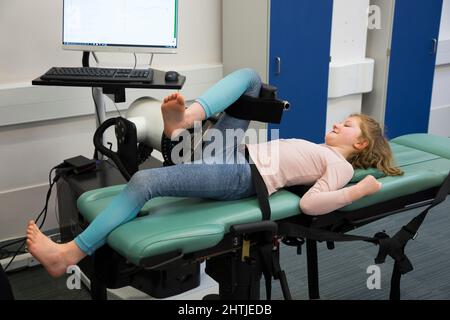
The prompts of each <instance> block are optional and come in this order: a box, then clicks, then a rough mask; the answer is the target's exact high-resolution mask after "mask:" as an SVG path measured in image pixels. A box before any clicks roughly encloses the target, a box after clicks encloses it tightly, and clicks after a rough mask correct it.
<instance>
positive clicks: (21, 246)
mask: <svg viewBox="0 0 450 320" xmlns="http://www.w3.org/2000/svg"><path fill="white" fill-rule="evenodd" d="M64 166H65V165H64V164H59V165H57V166H55V167H53V168H52V169H51V170H50V172H49V174H48V181H49V185H50V186H49V188H48V191H47V195H46V197H45V205H44V208H43V209H42V210H41V212H40V213H39V215H38V216H37V218H36V219H35V220H34V222H35V223H36V224H38V221H39V219H40V218H41V217H42V216H43V219H42V222H41V224H40V225H39V229H42V226H43V225H44V223H45V220H46V218H47V210H48V202H49V200H50V197H51V194H52V189H53V186H54V185H55V183H56V182H57V181H58V180H59V178H60V177H61V175H62V174H63V173H66V172H68V171H70V170H72V168H65V169H64ZM56 169H60V170H61V172H59V173H58V174H56V175H55V177H54V178H53V179H52V178H51V176H52V173H53V171H54V170H56ZM26 241H27V238H26V237H25V238H24V239H19V240H16V241H13V242H11V243H8V244H7V245H4V246H2V247H0V250H4V248H6V247H9V246H11V245H13V244H17V243H22V244H21V245H20V247H19V249H17V250H16V251H15V252H14V255H13V257H12V258H11V260H10V261H9V263H8V264H7V266H6V267H5V268H4V270H5V272H6V271H7V270H8V268H9V266H10V265H11V263H12V262H13V261H14V259H15V258H16V256H17V255H18V254H19V253H20V252H23V251H22V248H23V247H24V245H25V243H26Z"/></svg>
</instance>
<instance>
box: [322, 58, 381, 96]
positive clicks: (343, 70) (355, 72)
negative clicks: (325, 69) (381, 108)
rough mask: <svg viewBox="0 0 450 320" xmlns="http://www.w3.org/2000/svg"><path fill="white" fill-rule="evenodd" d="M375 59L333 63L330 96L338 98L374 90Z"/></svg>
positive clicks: (329, 86)
mask: <svg viewBox="0 0 450 320" xmlns="http://www.w3.org/2000/svg"><path fill="white" fill-rule="evenodd" d="M373 69H374V60H373V59H364V60H363V61H360V62H356V61H355V62H353V63H345V64H344V63H331V65H330V74H329V80H328V98H338V97H343V96H348V95H352V94H361V93H365V92H370V91H372V85H373Z"/></svg>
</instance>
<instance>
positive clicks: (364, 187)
mask: <svg viewBox="0 0 450 320" xmlns="http://www.w3.org/2000/svg"><path fill="white" fill-rule="evenodd" d="M358 185H359V188H360V190H361V192H362V194H363V195H364V196H368V195H371V194H373V193H375V192H378V191H379V190H380V189H381V186H382V185H381V183H380V182H378V181H377V179H375V177H374V176H372V175H368V176H366V177H365V178H364V179H362V180H361V181H360V182H358Z"/></svg>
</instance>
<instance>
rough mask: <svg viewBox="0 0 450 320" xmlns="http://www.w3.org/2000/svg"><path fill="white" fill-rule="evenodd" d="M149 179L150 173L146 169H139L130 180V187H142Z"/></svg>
mask: <svg viewBox="0 0 450 320" xmlns="http://www.w3.org/2000/svg"><path fill="white" fill-rule="evenodd" d="M148 181H149V173H148V172H146V171H145V170H143V171H137V172H136V173H135V174H133V176H132V177H131V179H130V181H129V182H128V186H129V187H134V188H138V189H141V188H142V187H143V186H144V185H146V184H147V183H148Z"/></svg>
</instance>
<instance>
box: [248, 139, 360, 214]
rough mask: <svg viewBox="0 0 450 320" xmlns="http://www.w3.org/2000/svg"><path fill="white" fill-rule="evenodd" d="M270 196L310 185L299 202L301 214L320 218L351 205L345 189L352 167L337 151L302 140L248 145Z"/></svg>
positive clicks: (350, 176)
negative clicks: (286, 189) (284, 188)
mask: <svg viewBox="0 0 450 320" xmlns="http://www.w3.org/2000/svg"><path fill="white" fill-rule="evenodd" d="M247 148H248V152H249V155H250V158H251V161H253V163H254V164H255V165H256V167H257V168H258V171H259V172H260V174H261V176H262V178H263V180H264V182H265V184H266V186H267V190H268V191H269V195H271V194H272V193H274V192H276V191H277V190H278V189H281V188H283V187H289V186H294V185H307V186H312V187H311V188H310V189H309V191H308V192H307V193H305V195H304V196H303V197H302V199H301V200H300V208H301V210H302V212H303V213H306V214H309V215H321V214H326V213H329V212H332V211H334V210H336V209H339V208H342V207H344V206H346V205H349V204H350V203H351V201H350V197H349V194H348V192H349V191H348V188H344V187H345V186H346V185H347V183H348V182H349V181H350V180H351V179H352V177H353V173H354V171H353V167H352V165H351V164H350V163H349V162H348V161H347V160H346V159H345V158H344V157H343V156H342V155H341V154H340V153H339V152H337V151H336V150H334V149H333V148H331V147H329V146H327V145H325V144H316V143H312V142H309V141H306V140H302V139H279V140H273V141H269V142H265V143H259V144H248V145H247Z"/></svg>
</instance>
